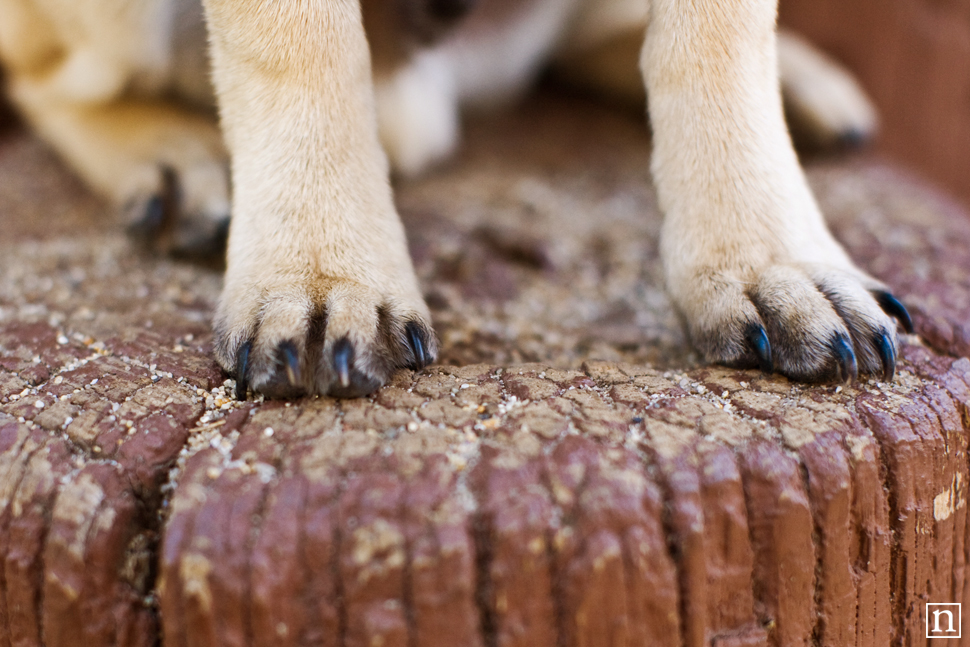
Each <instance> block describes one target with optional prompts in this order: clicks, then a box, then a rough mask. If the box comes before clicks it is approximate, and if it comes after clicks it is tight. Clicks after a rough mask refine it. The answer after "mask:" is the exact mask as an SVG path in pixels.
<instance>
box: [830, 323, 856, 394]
mask: <svg viewBox="0 0 970 647" xmlns="http://www.w3.org/2000/svg"><path fill="white" fill-rule="evenodd" d="M832 350H833V351H835V357H836V368H837V369H838V378H839V381H840V382H848V383H850V384H851V383H852V382H855V381H856V379H858V377H859V364H858V362H857V361H856V358H855V351H854V350H852V342H851V341H849V338H848V337H846V336H845V335H836V336H835V339H833V340H832Z"/></svg>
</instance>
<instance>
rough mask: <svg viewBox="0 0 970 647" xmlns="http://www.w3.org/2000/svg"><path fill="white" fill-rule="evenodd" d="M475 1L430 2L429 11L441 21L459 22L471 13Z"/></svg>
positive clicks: (435, 0) (446, 0)
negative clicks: (458, 20) (459, 19)
mask: <svg viewBox="0 0 970 647" xmlns="http://www.w3.org/2000/svg"><path fill="white" fill-rule="evenodd" d="M474 5H475V0H429V1H428V5H427V6H428V11H430V12H431V14H432V15H433V16H434V17H435V18H438V19H440V20H457V19H458V18H461V17H462V16H464V15H465V14H466V13H468V12H469V11H471V9H472V7H473V6H474Z"/></svg>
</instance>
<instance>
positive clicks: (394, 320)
mask: <svg viewBox="0 0 970 647" xmlns="http://www.w3.org/2000/svg"><path fill="white" fill-rule="evenodd" d="M321 283H322V285H323V286H324V287H323V289H320V286H319V285H318V286H315V288H314V289H309V290H306V289H292V288H291V289H289V290H280V291H278V293H277V294H276V296H274V297H271V298H261V299H260V298H252V299H251V303H250V304H249V306H248V307H233V308H223V309H221V310H220V315H219V317H218V319H217V323H216V331H217V347H216V356H217V359H219V361H220V363H221V364H222V365H223V367H224V368H226V370H227V372H229V373H230V374H231V375H232V376H233V377H234V378H235V379H236V397H237V399H245V398H246V397H247V394H248V392H249V391H250V390H252V391H253V392H255V393H260V394H262V395H264V396H266V397H268V398H274V399H291V398H297V397H301V396H304V395H329V396H332V397H337V398H354V397H360V396H364V395H367V394H369V393H373V392H374V391H375V390H377V389H378V388H380V387H381V386H382V385H383V384H385V383H386V382H387V380H388V379H389V378H390V376H391V375H392V374H393V372H394V371H395V370H397V369H400V368H410V369H414V370H418V369H421V368H423V367H424V366H427V365H428V364H430V363H432V362H433V361H434V359H435V357H436V355H437V342H436V340H435V337H434V333H433V332H432V330H431V327H430V326H429V325H428V324H427V323H426V322H425V321H424V318H423V316H422V315H420V314H418V312H416V311H415V310H408V309H407V308H405V307H403V306H401V305H399V304H397V303H396V302H395V300H394V299H389V298H387V297H386V295H382V294H381V293H379V292H377V291H375V290H373V289H371V288H368V287H365V286H362V285H359V284H356V283H355V282H353V281H349V280H328V281H322V282H321ZM235 305H236V306H238V304H235Z"/></svg>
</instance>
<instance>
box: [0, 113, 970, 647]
mask: <svg viewBox="0 0 970 647" xmlns="http://www.w3.org/2000/svg"><path fill="white" fill-rule="evenodd" d="M3 137H4V139H2V140H0V178H2V179H0V228H2V230H3V231H7V232H12V233H10V235H9V238H8V237H6V236H5V237H4V239H3V241H2V242H0V647H29V646H35V645H45V646H48V647H54V646H75V645H97V646H101V645H105V646H112V645H116V646H118V647H121V646H129V645H132V646H135V645H145V646H148V645H156V644H160V645H171V646H178V647H195V646H202V645H232V646H240V647H242V646H244V645H245V646H250V645H251V646H258V645H273V646H284V647H285V646H298V645H299V646H302V645H315V646H319V645H323V646H333V647H345V646H346V647H354V646H362V647H391V646H394V645H400V646H401V647H434V646H436V645H446V646H449V647H451V646H455V645H462V646H465V645H467V646H470V647H511V646H517V647H519V646H520V647H545V646H549V647H573V646H575V647H586V646H588V647H593V646H599V645H609V646H621V645H629V646H631V647H632V646H634V645H636V646H640V645H658V646H661V645H671V646H678V645H689V646H692V647H693V646H697V647H700V646H701V645H712V646H716V647H752V646H756V645H778V646H784V647H788V646H790V645H831V646H834V647H842V646H845V645H860V646H861V645H873V646H884V645H917V644H925V643H926V639H925V638H924V635H925V634H924V631H925V626H924V624H923V615H924V604H925V603H927V602H964V601H970V600H968V598H970V581H968V578H967V572H966V564H967V550H968V544H967V541H966V539H967V534H968V526H967V524H968V519H967V514H966V512H967V509H966V501H967V484H968V482H970V480H968V473H967V471H968V467H967V466H968V455H967V442H968V424H970V411H968V409H967V405H968V403H970V360H968V359H967V356H968V355H970V327H968V325H967V322H968V321H970V224H968V223H970V221H967V220H966V219H965V218H964V215H963V214H962V212H960V211H959V210H957V209H955V208H954V207H952V206H951V205H950V204H949V203H947V202H946V201H945V199H943V198H940V197H939V196H937V195H936V194H933V193H930V192H927V191H926V190H924V189H922V188H920V187H919V186H918V185H916V184H914V183H913V182H912V181H911V180H909V179H907V178H906V177H905V176H904V175H902V174H900V173H899V172H898V171H895V170H893V169H892V168H890V167H887V166H885V165H882V164H880V163H879V162H877V161H873V160H863V159H855V160H845V161H842V162H838V163H828V164H825V165H815V166H813V168H812V170H811V179H812V182H813V184H814V186H815V188H816V189H817V192H818V194H819V197H820V201H821V203H822V205H823V208H824V210H825V211H826V213H827V215H828V216H829V218H830V221H831V223H832V226H833V229H834V230H835V231H836V233H837V235H838V236H839V237H840V239H841V240H843V241H844V242H845V243H846V244H847V246H848V247H849V249H850V251H851V252H852V254H853V255H854V256H855V258H857V259H858V260H859V262H860V263H861V264H862V265H864V266H865V267H867V268H869V269H870V270H871V271H872V272H873V273H874V274H876V275H878V276H880V277H881V278H883V279H884V280H886V281H887V282H888V283H889V284H890V285H892V286H893V287H894V289H895V290H896V291H897V293H898V294H899V295H900V296H901V297H902V299H903V300H904V301H905V302H906V304H907V305H908V306H909V307H910V308H911V310H912V312H913V314H914V318H915V320H916V322H917V326H918V328H919V333H920V336H919V337H917V336H912V337H905V336H904V337H903V339H902V343H903V346H902V352H901V355H902V358H901V361H900V366H899V370H898V372H897V376H896V379H895V381H894V382H893V383H892V384H880V383H877V382H874V381H866V380H863V381H860V382H859V383H857V384H854V385H851V386H848V385H846V386H843V387H836V386H831V385H830V386H805V385H798V384H792V383H789V382H787V381H785V380H784V379H781V378H775V377H766V376H763V375H760V374H759V373H757V372H740V371H734V370H728V369H724V368H719V367H709V366H704V365H703V364H700V363H698V361H697V359H696V358H695V357H693V355H692V354H691V353H690V351H689V347H688V345H687V343H686V342H685V340H684V339H683V336H682V333H681V329H680V327H679V324H678V322H677V319H676V316H675V315H674V314H673V313H672V311H671V309H670V307H669V304H668V302H667V300H666V297H665V296H664V294H663V292H662V290H661V289H660V287H659V285H660V269H659V264H658V262H657V258H656V252H655V246H656V236H657V232H658V230H659V224H660V218H659V216H658V214H657V210H656V205H655V200H654V196H653V193H652V190H651V189H650V186H649V181H648V180H649V175H648V159H649V141H648V139H647V136H646V134H645V132H644V128H643V125H642V123H641V122H640V121H638V120H636V119H635V118H632V117H629V116H626V115H623V114H615V113H611V112H609V111H608V110H606V109H603V108H599V107H596V106H593V105H588V104H585V103H581V102H577V101H576V100H575V99H564V98H563V97H555V96H549V95H544V96H542V97H540V98H538V99H536V100H534V101H532V102H531V103H529V104H528V105H526V106H525V107H524V108H523V109H522V110H521V111H520V112H518V113H516V114H515V115H513V116H509V117H504V118H501V119H496V120H492V121H477V122H474V123H473V124H472V125H471V129H470V132H469V135H468V139H467V145H466V148H465V151H464V152H463V154H462V156H461V157H460V159H459V160H458V161H457V162H456V163H454V164H452V165H451V166H448V167H446V168H443V169H441V170H440V171H438V172H437V173H435V174H433V175H432V176H431V177H429V178H427V179H426V180H422V181H421V182H417V183H412V184H408V185H406V186H403V187H401V192H400V195H399V206H400V208H401V211H402V213H403V215H404V217H405V220H406V224H407V225H408V228H409V234H410V236H411V244H412V253H413V255H414V257H415V259H416V263H417V266H418V269H419V273H420V274H421V277H422V281H423V284H424V286H425V289H426V292H427V296H428V300H429V303H430V304H431V306H432V308H433V311H434V316H435V320H436V326H437V330H438V331H439V334H440V335H441V339H442V346H443V353H442V358H441V363H440V364H439V365H438V366H435V367H432V368H430V369H427V370H425V371H423V372H421V373H418V374H413V373H411V372H408V371H402V372H400V373H399V374H397V375H396V376H395V378H394V380H393V382H392V383H391V384H390V385H388V386H387V387H385V388H384V389H382V390H381V391H379V392H378V393H376V394H375V395H374V396H373V397H370V398H365V399H361V400H353V401H335V400H330V399H326V398H323V399H312V400H301V401H296V402H291V403H282V402H248V403H237V402H234V401H231V399H230V398H229V397H228V395H227V394H228V393H231V391H232V384H231V382H225V381H224V380H225V376H223V375H222V374H221V373H220V372H219V370H218V369H217V368H216V366H215V365H214V364H213V362H212V360H211V359H210V347H211V337H210V333H209V330H208V319H209V317H210V316H211V312H212V306H213V303H214V300H215V298H216V297H217V295H218V289H219V275H218V273H216V272H213V271H210V270H205V269H201V268H196V267H192V266H187V265H179V264H174V263H172V262H170V261H167V260H164V259H152V258H145V257H144V255H143V254H142V253H141V252H139V251H138V250H137V249H135V248H133V247H132V244H131V243H130V242H128V241H127V240H126V239H125V238H124V236H123V235H122V234H121V233H120V232H121V229H122V226H121V225H120V224H118V223H115V222H114V221H111V220H110V218H108V219H107V220H104V221H99V215H100V217H102V218H106V216H104V212H105V208H104V207H103V205H101V204H100V203H98V202H97V201H96V200H94V199H93V198H91V197H90V196H88V195H86V194H84V193H83V191H82V190H81V189H80V187H79V186H78V185H77V184H76V182H75V181H73V180H71V179H70V178H69V177H68V176H66V175H65V172H64V171H63V169H62V168H61V167H60V166H59V165H58V164H57V163H56V161H54V160H53V159H51V157H50V155H49V154H48V153H46V152H45V151H44V150H43V148H42V147H40V146H39V145H38V144H37V143H36V141H35V140H32V139H30V138H29V137H28V136H27V135H25V134H23V133H22V132H20V131H17V132H12V133H7V134H6V135H4V136H3ZM592 214H595V217H593V215H592ZM65 223H67V224H65ZM967 629H970V627H964V630H967ZM968 635H970V633H968ZM954 644H955V643H954Z"/></svg>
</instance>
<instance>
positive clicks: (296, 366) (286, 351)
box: [277, 341, 303, 386]
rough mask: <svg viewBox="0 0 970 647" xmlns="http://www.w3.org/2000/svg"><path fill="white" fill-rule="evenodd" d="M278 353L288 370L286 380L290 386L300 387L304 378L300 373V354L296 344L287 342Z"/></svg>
mask: <svg viewBox="0 0 970 647" xmlns="http://www.w3.org/2000/svg"><path fill="white" fill-rule="evenodd" d="M277 352H278V353H279V357H280V360H281V361H282V363H283V367H284V368H285V369H286V379H287V380H289V382H290V386H300V383H302V382H303V376H302V374H301V373H300V354H299V353H298V352H297V350H296V344H294V343H293V342H291V341H285V342H283V343H282V344H280V346H279V349H278V350H277Z"/></svg>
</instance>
